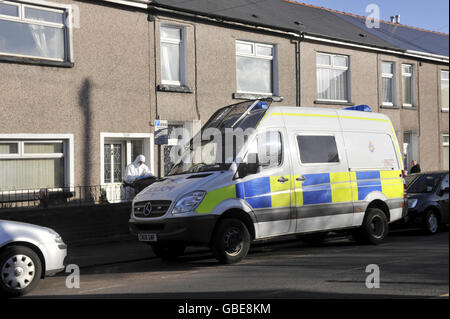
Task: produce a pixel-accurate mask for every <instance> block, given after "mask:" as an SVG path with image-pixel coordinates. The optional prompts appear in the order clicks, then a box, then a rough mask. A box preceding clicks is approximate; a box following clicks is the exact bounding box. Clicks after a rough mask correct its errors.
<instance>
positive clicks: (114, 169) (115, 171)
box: [103, 142, 125, 202]
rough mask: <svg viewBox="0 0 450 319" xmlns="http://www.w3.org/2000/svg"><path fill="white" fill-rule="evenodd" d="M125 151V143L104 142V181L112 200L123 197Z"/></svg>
mask: <svg viewBox="0 0 450 319" xmlns="http://www.w3.org/2000/svg"><path fill="white" fill-rule="evenodd" d="M124 151H125V149H124V145H123V143H118V142H105V144H104V166H103V176H104V177H103V178H104V180H103V183H104V185H105V189H106V195H107V198H108V201H110V202H114V201H119V200H120V199H121V184H122V176H123V170H124V168H125V163H124V158H125V156H124V155H125V153H124Z"/></svg>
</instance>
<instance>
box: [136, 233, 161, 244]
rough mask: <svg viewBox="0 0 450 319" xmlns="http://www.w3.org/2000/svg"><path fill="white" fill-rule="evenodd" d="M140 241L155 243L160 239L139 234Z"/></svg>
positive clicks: (150, 235) (154, 235)
mask: <svg viewBox="0 0 450 319" xmlns="http://www.w3.org/2000/svg"><path fill="white" fill-rule="evenodd" d="M138 239H139V241H151V242H155V241H157V240H158V239H157V238H156V234H138Z"/></svg>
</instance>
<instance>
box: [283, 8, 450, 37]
mask: <svg viewBox="0 0 450 319" xmlns="http://www.w3.org/2000/svg"><path fill="white" fill-rule="evenodd" d="M283 1H284V2H289V3H293V4H297V5H301V6H305V7H310V8H316V9H320V10H326V11H329V12H333V13H338V14H342V15H346V16H350V17H353V18H358V19H363V20H366V19H367V17H365V16H362V15H358V14H355V13H350V12H345V11H339V10H334V9H330V8H326V7H320V6H316V5H313V4H309V3H305V2H298V1H294V0H283ZM375 21H378V22H381V23H384V24H389V25H393V26H400V27H404V28H409V29H412V30H416V31H422V32H428V33H434V34H438V35H443V36H447V37H448V36H449V34H448V33H444V32H439V31H434V30H427V29H423V28H419V27H413V26H410V25H406V24H401V23H393V22H390V21H386V20H382V19H375Z"/></svg>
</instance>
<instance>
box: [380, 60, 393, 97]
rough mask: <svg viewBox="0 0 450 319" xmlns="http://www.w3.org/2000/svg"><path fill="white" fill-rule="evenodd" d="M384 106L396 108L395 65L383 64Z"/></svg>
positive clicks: (390, 63) (391, 63)
mask: <svg viewBox="0 0 450 319" xmlns="http://www.w3.org/2000/svg"><path fill="white" fill-rule="evenodd" d="M381 69H382V74H381V77H382V80H381V81H382V87H383V105H387V106H394V101H395V63H393V62H382V64H381Z"/></svg>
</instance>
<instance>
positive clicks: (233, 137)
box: [168, 100, 271, 176]
mask: <svg viewBox="0 0 450 319" xmlns="http://www.w3.org/2000/svg"><path fill="white" fill-rule="evenodd" d="M270 103H271V102H270V101H268V100H256V101H245V102H241V103H237V104H233V105H229V106H226V107H223V108H221V109H219V110H218V111H217V112H215V113H214V114H213V115H212V116H211V118H210V119H209V120H208V122H207V123H206V124H205V125H204V126H203V127H202V129H201V130H200V132H199V133H198V134H197V135H196V136H195V137H194V138H192V139H191V140H190V142H189V143H188V145H187V146H186V148H185V150H184V153H183V155H182V156H181V157H180V158H179V160H178V161H177V162H176V164H175V165H174V166H173V168H172V169H171V170H170V172H169V174H168V176H170V175H179V174H189V173H198V172H208V171H223V170H228V169H229V168H230V166H231V164H232V163H233V162H234V161H235V160H236V156H237V155H238V154H239V152H240V151H241V149H242V147H244V145H245V143H246V142H247V140H248V138H249V137H250V135H252V134H253V132H254V130H255V129H256V127H257V126H258V124H259V122H260V121H261V119H262V117H263V116H264V114H265V113H266V111H267V109H268V108H269V106H270Z"/></svg>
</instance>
